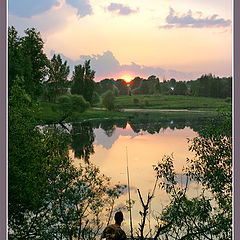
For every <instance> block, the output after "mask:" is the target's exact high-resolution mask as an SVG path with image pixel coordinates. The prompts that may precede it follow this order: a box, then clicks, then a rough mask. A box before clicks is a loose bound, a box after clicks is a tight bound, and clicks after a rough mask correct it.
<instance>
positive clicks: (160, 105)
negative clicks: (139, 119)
mask: <svg viewBox="0 0 240 240" xmlns="http://www.w3.org/2000/svg"><path fill="white" fill-rule="evenodd" d="M115 102H116V105H117V106H119V107H120V108H126V109H127V108H134V109H141V108H148V109H188V110H205V111H217V110H221V109H224V110H229V111H230V110H231V103H230V102H229V100H226V99H218V98H206V97H191V96H173V95H170V96H169V95H160V96H159V95H135V96H119V97H116V100H115ZM98 106H99V107H101V106H102V105H101V104H99V105H98Z"/></svg>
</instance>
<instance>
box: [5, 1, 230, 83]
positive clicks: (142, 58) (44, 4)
mask: <svg viewBox="0 0 240 240" xmlns="http://www.w3.org/2000/svg"><path fill="white" fill-rule="evenodd" d="M8 5H9V16H8V24H9V25H10V26H11V25H13V26H14V27H15V28H16V29H17V31H18V32H19V34H20V35H23V30H24V29H26V28H31V27H35V28H36V29H37V30H38V31H40V32H41V35H42V38H43V40H44V42H45V49H44V51H45V53H46V54H47V56H48V57H51V56H52V55H53V54H54V53H56V54H58V53H59V54H61V55H62V57H63V58H64V59H65V60H68V64H69V65H70V66H71V69H73V66H74V65H77V64H80V63H83V62H84V60H86V59H91V66H92V68H93V69H94V70H95V71H96V80H97V81H99V80H101V79H103V78H107V77H108V78H110V77H113V78H120V77H121V76H123V75H128V76H134V77H135V76H140V77H148V76H150V75H156V76H157V77H159V78H160V80H162V79H163V78H166V79H169V78H171V77H174V78H176V79H177V80H191V79H196V78H197V77H199V76H201V74H205V73H206V74H207V73H213V74H215V75H217V76H231V75H232V73H231V72H232V1H231V0H211V1H209V0H198V1H197V0H181V1H179V0H42V1H33V0H21V1H19V0H9V1H8Z"/></svg>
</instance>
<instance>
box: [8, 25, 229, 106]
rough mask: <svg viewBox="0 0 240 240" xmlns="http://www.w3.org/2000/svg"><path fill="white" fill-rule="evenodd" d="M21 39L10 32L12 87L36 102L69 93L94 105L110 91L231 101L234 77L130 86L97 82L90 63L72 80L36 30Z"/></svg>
mask: <svg viewBox="0 0 240 240" xmlns="http://www.w3.org/2000/svg"><path fill="white" fill-rule="evenodd" d="M24 32H25V36H23V37H20V36H19V35H18V33H17V31H16V29H15V28H14V27H9V29H8V51H9V55H8V56H9V57H8V61H9V74H8V76H9V87H10V88H11V86H12V84H13V82H14V81H15V80H16V77H18V78H20V79H21V81H20V82H21V84H22V86H23V88H24V89H25V91H26V93H27V94H28V95H29V96H30V97H31V98H32V99H41V100H45V101H49V102H56V101H57V100H58V98H59V97H60V96H62V95H66V94H67V93H71V94H75V95H82V96H83V98H84V100H85V101H87V102H89V103H90V104H94V103H98V102H99V101H100V97H99V96H100V95H102V94H104V93H106V92H107V91H108V90H109V91H112V92H113V94H114V95H115V96H119V95H138V94H141V95H152V94H164V95H189V96H199V97H213V98H231V96H232V77H223V78H219V77H216V76H214V75H212V74H208V75H207V74H205V75H202V76H201V77H200V78H198V79H196V80H191V81H176V79H174V78H171V79H170V80H165V79H163V81H160V80H159V78H158V77H156V76H154V75H151V76H149V77H148V78H147V79H144V78H141V77H135V78H134V79H133V80H132V81H131V82H130V83H129V84H127V83H126V82H125V81H124V80H123V79H117V80H114V79H112V78H111V79H103V80H101V81H100V82H95V81H94V77H95V71H94V70H92V69H91V67H90V60H88V61H85V62H84V64H79V65H76V66H74V70H73V73H72V77H71V79H69V78H68V76H69V74H70V68H69V66H68V64H67V61H63V59H62V58H61V56H60V55H59V54H58V55H55V54H54V55H53V56H52V58H51V59H48V58H47V56H46V54H45V53H44V51H43V48H44V42H43V40H42V38H41V35H40V32H37V31H36V29H34V28H32V29H26V30H25V31H24Z"/></svg>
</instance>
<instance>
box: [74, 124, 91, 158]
mask: <svg viewBox="0 0 240 240" xmlns="http://www.w3.org/2000/svg"><path fill="white" fill-rule="evenodd" d="M71 134H72V144H71V147H72V148H73V150H74V156H75V157H77V158H80V159H81V158H82V159H84V161H85V162H89V157H90V155H91V154H93V153H94V147H93V142H94V138H95V136H94V133H93V127H92V124H91V123H89V122H86V123H73V124H72V131H71Z"/></svg>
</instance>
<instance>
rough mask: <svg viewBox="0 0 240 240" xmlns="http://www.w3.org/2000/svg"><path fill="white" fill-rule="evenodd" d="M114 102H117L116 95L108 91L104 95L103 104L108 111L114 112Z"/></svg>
mask: <svg viewBox="0 0 240 240" xmlns="http://www.w3.org/2000/svg"><path fill="white" fill-rule="evenodd" d="M114 100H115V95H114V93H113V92H112V91H110V90H108V91H107V92H106V93H105V94H104V95H103V99H102V104H103V106H104V107H105V108H106V109H107V110H109V111H112V110H114Z"/></svg>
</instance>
